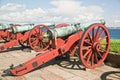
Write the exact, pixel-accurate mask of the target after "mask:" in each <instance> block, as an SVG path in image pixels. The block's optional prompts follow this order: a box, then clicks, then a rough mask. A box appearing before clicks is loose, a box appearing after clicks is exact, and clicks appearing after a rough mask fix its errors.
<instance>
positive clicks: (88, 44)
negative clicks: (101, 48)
mask: <svg viewBox="0 0 120 80" xmlns="http://www.w3.org/2000/svg"><path fill="white" fill-rule="evenodd" d="M84 42H85V43H87V44H88V45H90V46H91V45H92V43H90V42H88V41H87V40H85V41H84Z"/></svg>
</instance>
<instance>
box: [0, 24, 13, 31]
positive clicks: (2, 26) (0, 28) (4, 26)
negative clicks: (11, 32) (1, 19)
mask: <svg viewBox="0 0 120 80" xmlns="http://www.w3.org/2000/svg"><path fill="white" fill-rule="evenodd" d="M10 27H11V26H10V25H9V24H2V23H0V30H6V29H9V28H10Z"/></svg>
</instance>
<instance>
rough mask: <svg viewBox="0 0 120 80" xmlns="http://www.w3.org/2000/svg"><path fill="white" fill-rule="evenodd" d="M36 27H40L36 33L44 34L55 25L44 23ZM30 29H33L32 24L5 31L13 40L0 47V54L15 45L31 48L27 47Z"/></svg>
mask: <svg viewBox="0 0 120 80" xmlns="http://www.w3.org/2000/svg"><path fill="white" fill-rule="evenodd" d="M38 26H39V27H40V29H39V30H37V31H39V32H42V33H45V32H46V31H47V30H49V29H50V28H49V27H52V26H55V24H53V23H49V24H48V23H44V24H40V25H37V26H35V27H38ZM58 26H61V25H58ZM32 28H34V25H33V24H28V25H17V26H13V27H11V29H9V30H7V32H9V35H11V36H12V38H13V39H12V40H11V41H9V42H7V43H5V44H3V45H0V52H2V51H4V50H7V49H9V48H12V47H14V46H17V45H22V46H24V47H26V46H27V47H28V46H30V47H31V46H32V45H29V35H30V34H31V33H30V30H31V29H32ZM41 50H44V47H43V48H41Z"/></svg>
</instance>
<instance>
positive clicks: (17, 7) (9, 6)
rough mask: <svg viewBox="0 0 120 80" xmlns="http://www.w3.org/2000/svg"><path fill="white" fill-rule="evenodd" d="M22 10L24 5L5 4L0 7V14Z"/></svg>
mask: <svg viewBox="0 0 120 80" xmlns="http://www.w3.org/2000/svg"><path fill="white" fill-rule="evenodd" d="M23 9H25V5H19V4H13V3H7V4H6V5H4V6H2V7H0V12H6V11H7V12H8V11H18V10H23Z"/></svg>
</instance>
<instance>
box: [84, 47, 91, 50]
mask: <svg viewBox="0 0 120 80" xmlns="http://www.w3.org/2000/svg"><path fill="white" fill-rule="evenodd" d="M90 48H91V46H85V47H83V48H82V50H88V49H90Z"/></svg>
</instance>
